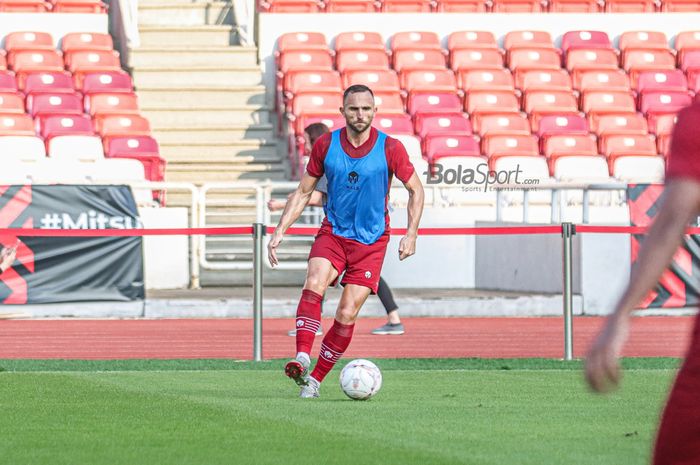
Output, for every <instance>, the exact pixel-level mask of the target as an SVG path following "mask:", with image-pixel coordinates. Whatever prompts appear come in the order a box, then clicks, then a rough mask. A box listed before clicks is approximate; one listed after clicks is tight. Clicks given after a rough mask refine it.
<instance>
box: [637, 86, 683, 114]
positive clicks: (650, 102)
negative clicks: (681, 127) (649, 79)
mask: <svg viewBox="0 0 700 465" xmlns="http://www.w3.org/2000/svg"><path fill="white" fill-rule="evenodd" d="M692 101H693V99H692V98H691V97H690V95H688V93H687V92H652V91H649V92H646V93H644V94H643V95H642V96H641V97H640V100H639V110H640V111H641V112H642V113H643V114H645V115H658V114H664V113H677V112H678V111H679V110H681V109H682V108H684V107H687V106H688V105H690V104H691V103H692Z"/></svg>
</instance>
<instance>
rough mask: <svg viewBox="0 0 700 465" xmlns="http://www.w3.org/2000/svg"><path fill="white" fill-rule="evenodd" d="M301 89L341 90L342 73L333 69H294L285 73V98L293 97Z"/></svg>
mask: <svg viewBox="0 0 700 465" xmlns="http://www.w3.org/2000/svg"><path fill="white" fill-rule="evenodd" d="M301 91H320V92H341V93H342V91H343V84H342V82H341V80H340V74H338V72H337V71H333V70H316V71H314V70H298V71H295V70H292V71H290V72H288V73H287V74H285V75H284V84H283V92H284V96H285V98H292V96H293V95H294V94H296V93H297V92H301Z"/></svg>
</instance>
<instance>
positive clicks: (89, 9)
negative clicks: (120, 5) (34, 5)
mask: <svg viewBox="0 0 700 465" xmlns="http://www.w3.org/2000/svg"><path fill="white" fill-rule="evenodd" d="M50 3H51V4H52V6H51V11H52V12H54V13H93V14H100V13H101V14H105V13H107V5H105V4H104V3H102V2H101V1H100V0H50Z"/></svg>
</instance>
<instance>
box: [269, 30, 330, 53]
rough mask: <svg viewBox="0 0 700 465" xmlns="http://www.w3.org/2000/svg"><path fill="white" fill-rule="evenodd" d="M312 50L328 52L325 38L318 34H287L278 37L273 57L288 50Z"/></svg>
mask: <svg viewBox="0 0 700 465" xmlns="http://www.w3.org/2000/svg"><path fill="white" fill-rule="evenodd" d="M313 49H319V50H328V42H327V41H326V36H324V35H323V34H322V33H320V32H287V33H285V34H282V35H281V36H279V37H278V39H277V51H276V52H275V55H276V56H280V55H281V54H282V53H285V52H288V51H290V50H295V51H307V50H313Z"/></svg>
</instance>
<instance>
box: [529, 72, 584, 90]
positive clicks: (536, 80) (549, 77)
mask: <svg viewBox="0 0 700 465" xmlns="http://www.w3.org/2000/svg"><path fill="white" fill-rule="evenodd" d="M516 84H517V86H518V89H520V90H521V91H523V92H528V91H533V90H551V91H568V92H571V90H572V85H571V84H572V83H571V76H570V75H569V73H567V72H566V70H563V69H543V70H528V71H523V72H522V73H519V75H518V82H516Z"/></svg>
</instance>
